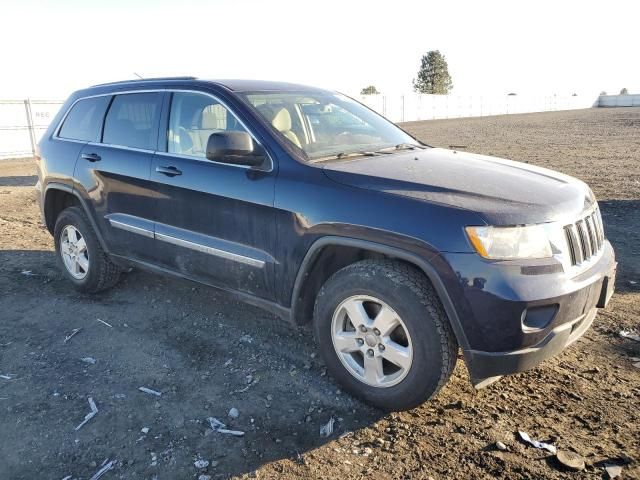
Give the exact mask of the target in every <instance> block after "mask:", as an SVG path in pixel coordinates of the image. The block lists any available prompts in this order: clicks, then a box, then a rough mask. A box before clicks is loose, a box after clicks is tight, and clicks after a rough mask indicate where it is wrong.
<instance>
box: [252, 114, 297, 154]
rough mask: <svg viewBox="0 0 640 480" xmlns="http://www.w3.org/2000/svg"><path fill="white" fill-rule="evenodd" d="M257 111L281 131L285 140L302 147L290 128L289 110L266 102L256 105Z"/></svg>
mask: <svg viewBox="0 0 640 480" xmlns="http://www.w3.org/2000/svg"><path fill="white" fill-rule="evenodd" d="M257 109H258V111H260V113H261V114H262V116H263V117H264V118H266V119H267V121H269V122H271V125H273V127H274V128H275V129H276V130H278V131H279V132H280V133H282V134H283V135H284V136H285V137H286V138H287V140H289V141H290V142H291V143H293V144H294V145H295V146H296V147H298V148H302V144H301V143H300V139H299V138H298V136H297V135H296V134H295V132H294V131H293V130H291V126H292V123H291V114H290V113H289V110H287V109H286V108H285V107H281V106H274V105H270V104H268V103H265V104H262V105H258V106H257Z"/></svg>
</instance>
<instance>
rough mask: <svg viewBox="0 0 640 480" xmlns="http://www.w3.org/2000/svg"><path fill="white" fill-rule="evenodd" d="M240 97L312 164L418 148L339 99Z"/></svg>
mask: <svg viewBox="0 0 640 480" xmlns="http://www.w3.org/2000/svg"><path fill="white" fill-rule="evenodd" d="M244 98H245V100H246V101H247V103H248V104H249V105H250V106H251V107H253V108H254V109H255V110H256V111H257V112H258V113H259V114H260V115H261V116H262V117H263V118H264V119H265V120H266V121H267V122H268V123H270V124H271V126H272V127H273V128H274V129H275V130H277V132H278V133H279V134H280V135H282V136H283V137H284V138H285V139H286V140H287V141H288V142H290V143H291V144H293V145H294V146H296V147H298V148H299V149H301V150H302V152H303V153H304V156H305V157H306V158H307V160H308V161H311V162H313V161H321V160H328V159H332V158H342V157H344V156H348V155H358V154H362V155H375V154H378V153H379V154H381V155H382V154H383V153H389V152H390V151H393V150H395V149H399V148H423V147H422V145H421V144H420V143H419V142H418V141H416V140H415V139H414V138H413V137H411V136H410V135H409V134H407V133H405V132H403V131H402V130H401V129H400V128H398V127H397V126H395V125H394V124H393V123H391V122H389V121H388V120H386V119H385V118H383V117H381V116H380V115H378V114H376V113H374V112H372V111H371V110H369V109H368V108H366V107H365V106H364V105H362V104H360V103H358V102H356V101H355V100H352V99H350V98H348V97H345V96H344V95H340V94H335V93H331V92H314V91H312V92H300V93H297V92H251V93H246V94H244Z"/></svg>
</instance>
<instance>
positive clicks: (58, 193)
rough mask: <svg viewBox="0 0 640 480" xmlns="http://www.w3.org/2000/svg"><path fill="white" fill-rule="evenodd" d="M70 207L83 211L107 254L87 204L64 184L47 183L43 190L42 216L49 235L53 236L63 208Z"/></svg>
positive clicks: (71, 188) (72, 189)
mask: <svg viewBox="0 0 640 480" xmlns="http://www.w3.org/2000/svg"><path fill="white" fill-rule="evenodd" d="M71 206H78V207H80V208H82V209H83V210H84V213H85V214H86V216H87V219H88V220H89V223H90V224H91V228H93V230H94V232H95V233H96V236H97V237H98V241H99V242H100V246H101V247H102V249H103V250H104V251H105V252H108V251H109V250H108V249H107V246H106V243H105V241H104V238H103V236H102V233H101V232H100V229H99V228H98V225H97V224H96V222H95V220H94V218H93V216H92V215H91V214H90V210H89V208H88V205H87V202H86V201H85V199H84V198H82V197H81V196H80V194H79V193H78V192H77V191H76V190H75V189H74V188H73V187H71V186H69V185H66V184H64V183H53V182H52V183H49V184H48V185H47V187H46V188H45V192H44V201H43V215H44V221H45V225H46V227H47V230H48V231H49V233H51V234H52V235H53V230H54V228H55V224H56V219H57V218H58V216H59V215H60V213H61V212H62V211H63V210H64V209H65V208H67V207H71Z"/></svg>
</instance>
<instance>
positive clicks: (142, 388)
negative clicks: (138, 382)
mask: <svg viewBox="0 0 640 480" xmlns="http://www.w3.org/2000/svg"><path fill="white" fill-rule="evenodd" d="M138 390H140V391H141V392H144V393H148V394H149V395H155V396H156V397H161V396H162V392H158V391H156V390H151V389H150V388H147V387H138Z"/></svg>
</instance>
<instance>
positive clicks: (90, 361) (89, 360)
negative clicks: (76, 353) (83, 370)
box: [80, 357, 97, 365]
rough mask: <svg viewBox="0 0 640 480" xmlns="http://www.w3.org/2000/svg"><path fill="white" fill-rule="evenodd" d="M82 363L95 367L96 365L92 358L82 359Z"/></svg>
mask: <svg viewBox="0 0 640 480" xmlns="http://www.w3.org/2000/svg"><path fill="white" fill-rule="evenodd" d="M80 360H81V361H82V362H84V363H88V364H89V365H95V364H96V361H97V360H96V359H95V358H93V357H82V358H81V359H80Z"/></svg>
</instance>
